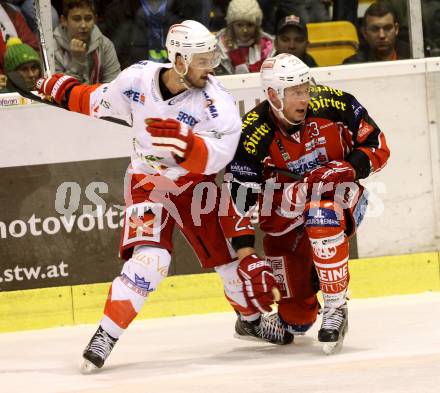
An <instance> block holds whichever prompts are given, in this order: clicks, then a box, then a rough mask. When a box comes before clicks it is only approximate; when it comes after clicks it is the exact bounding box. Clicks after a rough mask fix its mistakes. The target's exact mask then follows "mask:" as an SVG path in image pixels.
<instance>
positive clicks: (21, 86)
mask: <svg viewBox="0 0 440 393" xmlns="http://www.w3.org/2000/svg"><path fill="white" fill-rule="evenodd" d="M6 76H7V78H8V79H7V84H6V87H7V88H8V89H9V90H14V91H16V92H17V93H18V94H20V95H21V96H23V97H24V98H28V99H30V100H32V101H36V102H41V103H43V104H47V105H52V106H56V107H58V108H63V107H62V106H61V105H58V104H57V103H56V102H52V101H49V100H45V99H44V98H41V97H40V96H38V95H36V94H34V93H32V92H31V91H29V90H28V88H27V86H26V82H25V81H24V79H23V77H22V76H21V75H20V73H19V72H18V71H11V72H8V73H7V74H6Z"/></svg>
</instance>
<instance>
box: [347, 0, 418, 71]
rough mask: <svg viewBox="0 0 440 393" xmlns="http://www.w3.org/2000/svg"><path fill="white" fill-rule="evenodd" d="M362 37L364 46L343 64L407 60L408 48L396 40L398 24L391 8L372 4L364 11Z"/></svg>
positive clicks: (380, 4) (382, 4)
mask: <svg viewBox="0 0 440 393" xmlns="http://www.w3.org/2000/svg"><path fill="white" fill-rule="evenodd" d="M361 31H362V35H363V36H364V38H365V41H366V42H365V44H364V45H362V46H361V47H360V49H359V51H358V53H356V54H355V55H353V56H350V57H348V58H346V59H345V60H344V62H343V64H351V63H364V62H369V61H390V60H400V59H408V58H409V57H410V52H409V46H408V45H407V44H406V43H405V42H403V41H399V40H398V35H399V24H398V23H397V19H396V14H395V12H394V10H393V9H392V8H390V7H389V6H388V5H387V4H384V3H373V4H371V5H370V6H369V7H368V8H367V10H366V11H365V15H364V20H363V26H362V30H361Z"/></svg>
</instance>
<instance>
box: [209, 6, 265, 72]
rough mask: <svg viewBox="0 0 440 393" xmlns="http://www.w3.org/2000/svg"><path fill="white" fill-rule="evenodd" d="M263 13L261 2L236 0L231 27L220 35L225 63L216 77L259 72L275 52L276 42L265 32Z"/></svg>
mask: <svg viewBox="0 0 440 393" xmlns="http://www.w3.org/2000/svg"><path fill="white" fill-rule="evenodd" d="M262 17H263V13H262V11H261V8H260V6H259V5H258V3H257V0H232V1H231V2H230V3H229V7H228V11H227V14H226V22H227V26H226V27H225V28H224V29H222V30H220V31H219V32H218V34H217V37H218V44H219V48H220V52H221V56H222V59H221V63H220V66H218V67H217V68H216V69H215V72H216V74H218V75H221V74H243V73H248V72H259V70H260V67H261V64H262V63H263V61H264V60H265V59H266V57H268V56H269V55H270V54H271V53H272V51H273V38H272V36H270V35H269V34H267V33H265V32H264V31H262V30H261V21H262Z"/></svg>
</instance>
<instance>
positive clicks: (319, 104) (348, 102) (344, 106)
mask: <svg viewBox="0 0 440 393" xmlns="http://www.w3.org/2000/svg"><path fill="white" fill-rule="evenodd" d="M353 100H354V97H353V96H352V95H351V94H350V93H347V92H345V91H342V90H339V89H335V88H333V87H330V86H325V85H315V86H312V87H311V94H310V101H309V109H310V110H311V111H312V113H313V114H314V115H318V114H322V113H331V112H333V113H338V114H339V115H344V114H347V113H351V112H352V111H353V105H352V104H353ZM356 102H357V101H356ZM357 104H359V103H358V102H357ZM359 105H360V104H359Z"/></svg>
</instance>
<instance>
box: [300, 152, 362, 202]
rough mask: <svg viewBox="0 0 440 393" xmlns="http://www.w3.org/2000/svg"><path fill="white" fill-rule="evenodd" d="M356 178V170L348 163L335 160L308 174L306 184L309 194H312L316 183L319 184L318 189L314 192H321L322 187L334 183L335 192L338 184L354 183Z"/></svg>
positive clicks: (305, 177)
mask: <svg viewBox="0 0 440 393" xmlns="http://www.w3.org/2000/svg"><path fill="white" fill-rule="evenodd" d="M355 176H356V172H355V170H354V168H353V167H352V166H351V165H350V164H349V163H348V162H347V161H338V160H333V161H330V162H327V163H326V164H324V165H323V166H319V167H317V168H315V169H312V170H311V171H310V172H307V173H306V174H305V176H304V182H306V183H307V184H308V189H309V193H311V192H312V190H313V185H314V184H316V183H318V184H319V185H318V188H315V190H313V191H317V192H320V190H321V189H322V187H323V186H324V185H326V184H329V183H333V191H334V190H335V189H336V187H337V185H338V184H341V183H346V182H354V180H355ZM327 192H328V191H327ZM324 194H326V193H324Z"/></svg>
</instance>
